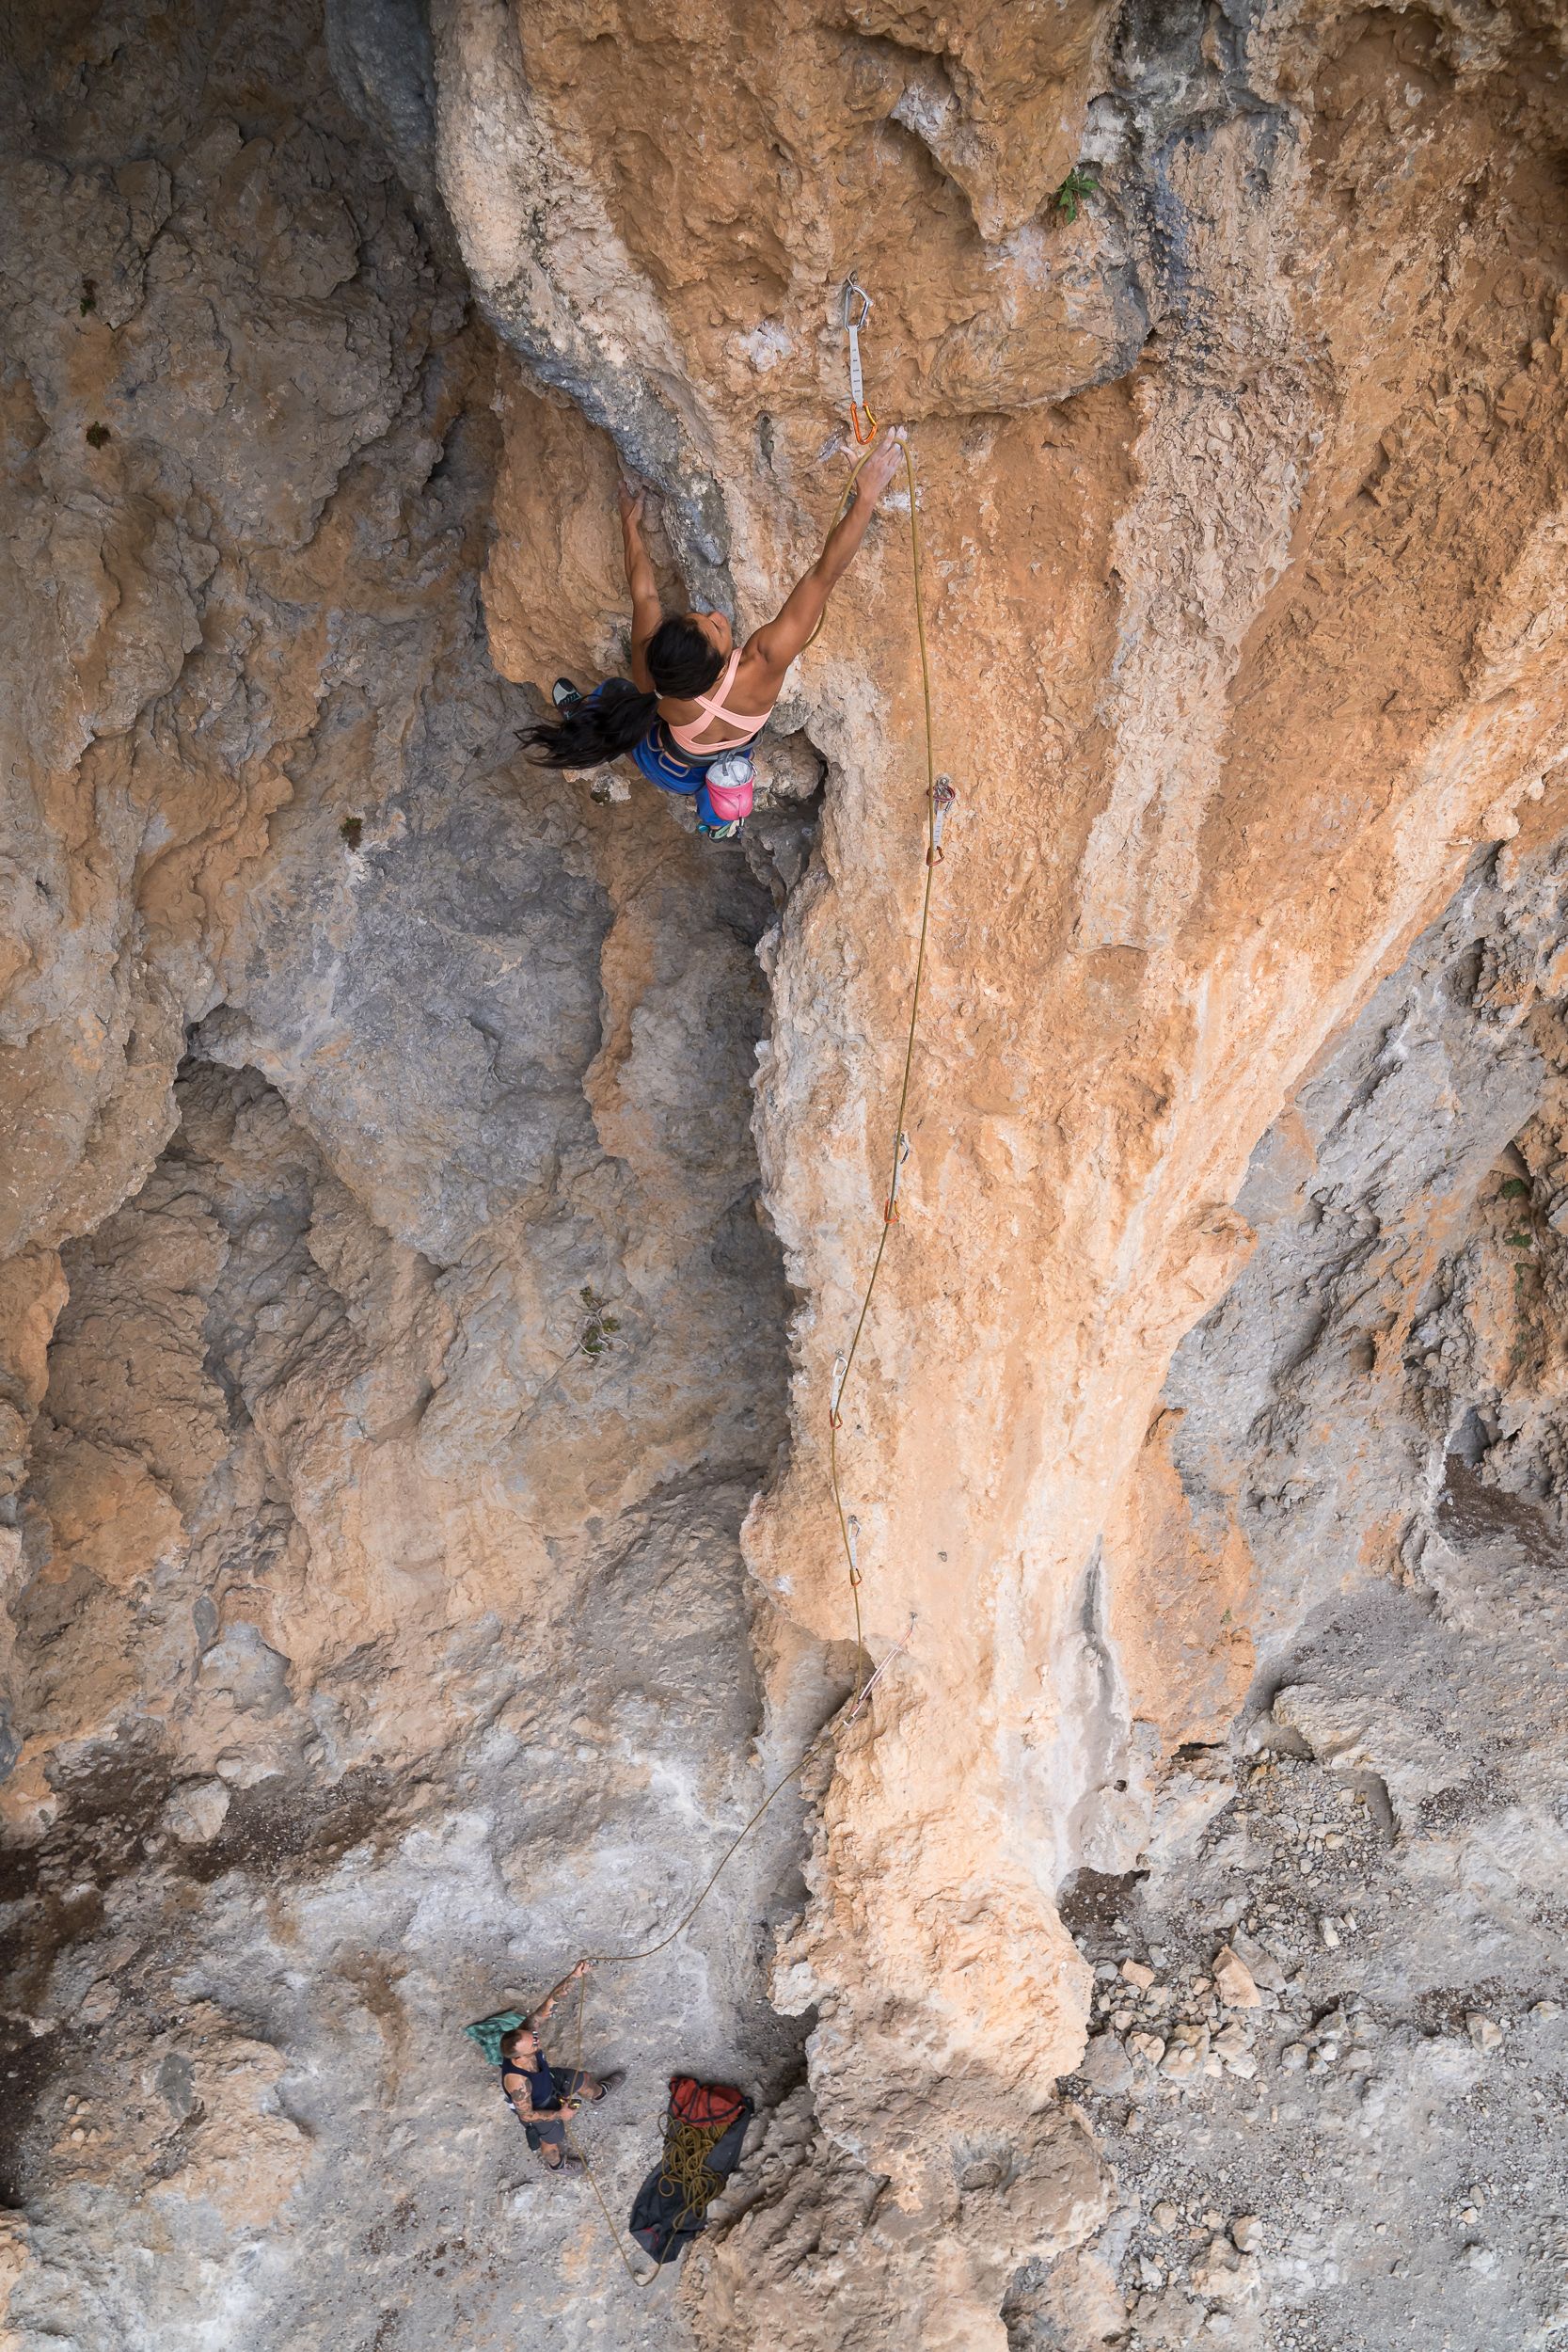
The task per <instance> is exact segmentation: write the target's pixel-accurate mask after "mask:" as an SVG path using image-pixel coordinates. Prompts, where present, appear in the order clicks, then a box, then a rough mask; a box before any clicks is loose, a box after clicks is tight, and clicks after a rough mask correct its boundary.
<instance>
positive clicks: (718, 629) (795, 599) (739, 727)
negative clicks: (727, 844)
mask: <svg viewBox="0 0 1568 2352" xmlns="http://www.w3.org/2000/svg"><path fill="white" fill-rule="evenodd" d="M904 441H905V433H904V428H903V427H902V426H901V425H895V426H894V427H893V428H892V429H891V430H889V431H886V432H884V433H883V435H882V437H881V439H880V440H879V443H878V444H877V446H876V448H875V449H874V450H873V451H872V453H871V456H870V459H869V460H868V462H867V464H866V465H865V467H864V469H863V471H862V474H861V477H860V480H859V481H858V483H857V484H856V485H855V495H854V497H853V499H852V500H851V501H850V503H849V505H848V507H847V510H846V511H845V513H844V514H842V515H841V516H839V519H838V521H837V522H836V523H834V525H833V527H832V531H830V532H829V533H828V538H827V543H826V545H825V546H824V548H823V549H822V552H821V554H820V555H819V556H818V557H817V559H816V563H815V564H813V565H812V567H811V569H810V571H809V572H807V574H806V575H805V578H804V579H803V580H799V581H797V583H796V585H795V586H794V587H793V588H792V589H791V590H790V592H789V595H788V596H786V597H785V599H784V604H783V605H782V606H781V608H780V610H779V613H778V616H777V618H776V619H774V620H771V621H768V622H767V623H765V625H764V626H763V627H762V628H759V629H754V630H753V631H752V635H751V636H750V637H748V638H747V640H746V643H745V644H744V645H742V646H740V647H739V648H738V649H737V648H736V644H735V641H734V637H733V635H732V633H731V629H730V625H729V622H728V621H727V620H726V619H725V617H724V615H723V614H722V613H721V612H702V611H700V610H694V611H692V612H673V613H670V614H669V615H668V616H666V614H665V613H664V612H663V610H662V608H661V607H660V604H659V600H658V587H657V582H656V580H655V579H654V567H653V565H652V564H650V563H649V561H648V551H647V548H645V547H644V546H643V544H642V528H641V526H642V499H643V493H642V492H641V490H638V489H634V488H632V487H631V486H630V485H623V487H622V490H621V528H622V533H623V536H624V539H625V542H626V586H627V587H628V588H629V589H630V591H631V676H630V677H629V678H624V677H612V678H609V679H607V680H606V682H605V683H604V685H602V686H597V687H595V688H594V691H593V692H592V693H591V694H581V693H579V692H578V689H577V688H576V687H575V686H574V685H573V683H572V681H571V679H570V678H558V679H557V680H556V683H555V689H554V693H555V704H556V707H557V709H558V710H559V711H560V713H561V716H560V718H559V719H557V720H556V721H554V722H553V723H551V722H550V721H548V720H546V721H543V722H541V723H540V724H539V725H537V726H532V727H526V728H525V729H524V730H523V736H522V739H523V741H524V743H525V744H527V745H528V746H529V753H530V756H531V758H532V759H534V760H536V761H538V762H539V764H540V765H541V766H543V767H547V768H594V767H597V766H598V765H599V764H600V763H601V762H602V761H604V760H608V759H614V758H617V757H618V756H619V755H621V754H622V753H623V752H629V753H630V755H631V756H632V758H633V760H634V761H635V762H636V764H637V766H638V767H639V768H640V769H641V771H642V773H643V774H644V775H645V776H647V777H649V778H650V779H651V780H652V782H653V783H655V784H657V786H658V787H659V788H660V790H661V791H664V792H679V793H682V794H684V795H686V796H688V797H690V796H692V795H695V797H696V802H697V820H698V825H699V829H700V830H701V831H702V832H703V833H705V834H707V835H709V837H710V838H715V839H720V840H723V839H726V838H728V837H729V836H731V835H733V834H736V833H738V832H739V830H740V822H739V820H740V818H743V817H744V815H745V813H746V810H747V809H749V808H750V806H751V784H750V772H751V771H750V763H749V762H746V763H743V768H742V771H741V772H740V773H739V774H736V771H733V770H732V771H730V772H729V775H728V776H727V775H726V770H725V767H724V765H723V764H722V763H723V762H725V761H726V760H727V758H728V757H729V755H732V754H735V753H740V752H744V751H745V750H746V749H747V748H748V746H749V745H750V744H752V742H754V741H755V739H756V738H757V736H758V735H759V734H760V733H761V731H762V728H763V726H764V724H765V723H766V722H767V719H768V713H769V712H770V711H771V709H772V707H773V705H774V704H775V703H776V702H777V701H778V699H779V696H780V694H781V693H782V691H784V673H785V671H786V670H787V669H788V668H789V665H790V663H791V662H792V661H793V660H795V658H796V656H797V655H798V654H800V653H802V652H803V651H804V650H805V647H806V644H807V643H808V642H809V640H810V638H811V636H812V633H813V631H814V630H815V629H816V625H817V623H818V622H819V621H820V620H821V618H822V614H823V612H825V610H826V608H827V603H828V598H829V596H831V595H832V591H833V589H834V588H835V586H836V585H837V583H838V582H839V580H842V579H843V577H844V574H845V573H846V571H847V569H848V567H849V563H850V559H851V558H852V556H853V555H854V552H855V549H856V548H858V547H859V546H860V543H861V541H862V540H863V538H864V536H865V528H866V525H867V523H869V521H870V520H871V516H872V513H873V511H874V509H875V507H876V504H877V501H878V500H879V498H880V497H881V495H882V492H883V491H884V490H885V489H886V488H887V485H888V484H889V482H891V480H892V479H893V476H894V473H895V470H896V469H897V468H898V466H899V465H900V464H901V463H902V461H903V453H904Z"/></svg>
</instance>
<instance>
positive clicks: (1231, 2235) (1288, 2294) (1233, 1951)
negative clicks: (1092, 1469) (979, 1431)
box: [1010, 1469, 1568, 2352]
mask: <svg viewBox="0 0 1568 2352" xmlns="http://www.w3.org/2000/svg"><path fill="white" fill-rule="evenodd" d="M1565 1657H1568V1559H1565V1558H1564V1555H1563V1553H1562V1550H1561V1549H1560V1545H1559V1543H1558V1542H1557V1540H1556V1538H1555V1534H1554V1532H1553V1531H1552V1530H1551V1529H1550V1528H1549V1527H1548V1526H1547V1525H1546V1524H1545V1523H1544V1521H1543V1520H1542V1518H1541V1517H1540V1516H1539V1514H1537V1513H1535V1512H1532V1511H1530V1510H1529V1509H1528V1508H1521V1507H1520V1506H1518V1505H1516V1504H1514V1503H1513V1502H1510V1501H1509V1500H1508V1499H1506V1498H1501V1499H1499V1498H1498V1497H1497V1496H1496V1495H1493V1494H1489V1493H1487V1492H1485V1491H1484V1490H1483V1489H1481V1488H1480V1487H1478V1486H1477V1485H1476V1484H1475V1482H1474V1481H1473V1480H1472V1479H1471V1478H1470V1477H1469V1476H1468V1475H1467V1473H1466V1472H1465V1470H1463V1469H1460V1470H1458V1472H1457V1474H1456V1477H1455V1479H1454V1482H1453V1485H1452V1486H1451V1488H1450V1490H1449V1493H1448V1494H1447V1495H1446V1497H1445V1499H1444V1502H1443V1504H1442V1506H1441V1508H1440V1510H1439V1512H1438V1515H1437V1518H1436V1524H1435V1532H1434V1534H1433V1537H1432V1538H1431V1539H1430V1540H1429V1542H1428V1544H1427V1546H1426V1548H1425V1550H1424V1554H1423V1562H1422V1565H1421V1567H1420V1568H1419V1569H1418V1571H1417V1572H1416V1573H1415V1574H1414V1575H1413V1576H1412V1577H1411V1578H1410V1580H1409V1581H1407V1582H1406V1583H1405V1584H1403V1585H1402V1586H1399V1587H1393V1588H1376V1589H1374V1590H1372V1591H1370V1592H1368V1593H1364V1594H1363V1595H1361V1596H1359V1597H1357V1598H1355V1599H1353V1600H1349V1601H1346V1602H1344V1603H1343V1604H1339V1605H1334V1604H1331V1605H1330V1606H1329V1607H1328V1608H1327V1609H1325V1610H1324V1611H1323V1613H1321V1614H1320V1616H1319V1618H1318V1619H1317V1621H1316V1622H1315V1623H1314V1624H1313V1625H1312V1626H1311V1627H1310V1628H1309V1629H1308V1630H1307V1634H1306V1635H1305V1636H1304V1639H1303V1641H1302V1643H1301V1645H1300V1647H1299V1649H1298V1650H1297V1652H1296V1655H1295V1656H1294V1658H1293V1659H1292V1660H1291V1663H1290V1667H1289V1670H1288V1672H1286V1673H1285V1674H1284V1675H1283V1676H1282V1677H1281V1679H1280V1685H1279V1687H1278V1688H1277V1690H1276V1692H1275V1698H1274V1701H1273V1705H1272V1708H1267V1709H1265V1711H1264V1712H1263V1713H1261V1714H1260V1715H1259V1717H1258V1718H1257V1720H1256V1721H1255V1722H1254V1723H1253V1724H1252V1725H1251V1727H1250V1731H1249V1733H1248V1736H1247V1738H1246V1740H1245V1742H1244V1748H1243V1753H1242V1754H1241V1755H1240V1756H1238V1760H1237V1765H1236V1771H1235V1779H1234V1784H1233V1786H1234V1794H1233V1795H1229V1796H1226V1794H1225V1791H1226V1786H1227V1781H1226V1778H1225V1777H1219V1778H1216V1779H1215V1780H1214V1781H1212V1782H1211V1784H1210V1785H1211V1788H1212V1792H1213V1793H1214V1794H1216V1795H1218V1796H1221V1797H1222V1798H1224V1802H1222V1803H1221V1804H1219V1807H1218V1809H1217V1810H1216V1811H1215V1812H1214V1814H1213V1817H1212V1820H1211V1821H1210V1822H1209V1825H1208V1827H1207V1828H1206V1830H1205V1831H1204V1832H1203V1834H1202V1835H1201V1836H1200V1837H1199V1838H1197V1839H1196V1842H1195V1843H1194V1844H1193V1845H1192V1846H1191V1847H1190V1849H1189V1850H1188V1851H1185V1852H1183V1853H1181V1854H1180V1856H1179V1857H1178V1858H1173V1860H1172V1862H1171V1863H1170V1865H1169V1866H1168V1867H1165V1868H1164V1869H1163V1870H1161V1871H1160V1872H1158V1873H1156V1874H1154V1875H1152V1876H1150V1877H1148V1878H1145V1879H1128V1880H1124V1881H1116V1880H1101V1881H1098V1882H1096V1881H1089V1882H1087V1883H1083V1884H1081V1885H1080V1887H1079V1888H1078V1890H1077V1892H1076V1894H1075V1895H1074V1896H1073V1897H1072V1898H1070V1899H1069V1916H1071V1917H1072V1918H1073V1920H1074V1924H1075V1926H1076V1928H1077V1931H1078V1933H1079V1938H1080V1942H1081V1944H1082V1946H1083V1948H1084V1949H1085V1952H1086V1953H1088V1954H1089V1955H1090V1956H1091V1957H1092V1958H1093V1961H1094V1963H1095V1978H1096V1991H1095V1995H1094V2010H1095V2020H1094V2027H1093V2033H1092V2038H1091V2040H1090V2042H1089V2045H1088V2053H1087V2056H1086V2058H1085V2062H1084V2065H1083V2067H1082V2069H1081V2070H1080V2072H1079V2074H1078V2075H1077V2076H1076V2077H1075V2078H1074V2080H1073V2081H1072V2083H1070V2084H1069V2089H1070V2090H1073V2091H1075V2092H1076V2094H1077V2096H1078V2097H1079V2098H1080V2099H1081V2100H1082V2102H1083V2105H1084V2107H1085V2112H1086V2113H1087V2115H1088V2117H1089V2119H1090V2122H1091V2124H1092V2126H1093V2129H1094V2132H1095V2137H1096V2140H1097V2144H1098V2145H1099V2147H1100V2148H1101V2153H1103V2155H1104V2157H1105V2158H1106V2160H1107V2162H1108V2163H1109V2164H1110V2165H1111V2166H1112V2168H1113V2169H1114V2171H1115V2174H1116V2182H1117V2206H1116V2210H1115V2213H1114V2215H1113V2217H1112V2219H1111V2221H1110V2223H1109V2225H1108V2227H1107V2228H1106V2230H1105V2232H1104V2233H1102V2235H1101V2238H1100V2239H1099V2240H1098V2242H1097V2249H1096V2250H1097V2252H1098V2254H1099V2256H1100V2258H1101V2260H1102V2261H1103V2262H1104V2264H1105V2265H1107V2267H1108V2269H1109V2270H1110V2271H1111V2272H1113V2273H1114V2274H1115V2277H1116V2279H1117V2282H1118V2285H1119V2287H1120V2289H1121V2291H1122V2293H1123V2294H1124V2295H1125V2296H1126V2300H1127V2305H1128V2311H1127V2316H1126V2322H1125V2327H1124V2328H1117V2331H1116V2332H1115V2333H1114V2334H1108V2335H1106V2336H1105V2337H1104V2338H1103V2339H1102V2340H1103V2341H1105V2342H1108V2343H1109V2342H1115V2343H1117V2344H1127V2345H1128V2346H1129V2347H1130V2348H1132V2347H1145V2346H1147V2347H1149V2352H1153V2348H1154V2347H1156V2346H1160V2347H1163V2346H1165V2345H1175V2344H1208V2343H1210V2342H1214V2343H1224V2344H1234V2345H1237V2346H1248V2347H1264V2346H1266V2347H1269V2352H1298V2348H1299V2352H1370V2348H1371V2347H1373V2346H1376V2347H1377V2352H1438V2347H1442V2352H1496V2347H1498V2346H1502V2345H1509V2346H1515V2345H1516V2346H1521V2347H1522V2346H1526V2345H1528V2346H1545V2345H1549V2344H1560V2343H1562V2342H1564V2341H1565V2340H1568V2194H1565V2189H1564V2181H1565V2177H1568V2175H1565V2169H1564V2155H1565V2151H1568V2135H1565V2132H1564V2125H1563V2115H1564V2106H1565V2098H1568V1966H1565V1963H1564V1949H1565V1945H1564V1931H1565V1929H1568V1900H1565V1882H1564V1877H1563V1868H1562V1865H1563V1848H1564V1837H1565V1831H1564V1826H1563V1820H1564V1804H1565V1802H1568V1737H1565V1734H1564V1727H1563V1723H1562V1713H1561V1687H1562V1686H1561V1676H1562V1670H1563V1661H1564V1659H1565ZM1215 1760H1216V1761H1217V1760H1218V1759H1215ZM1067 2293H1068V2291H1067V2288H1066V2286H1065V2284H1064V2282H1062V2281H1060V2280H1058V2281H1057V2282H1056V2284H1055V2285H1054V2287H1053V2283H1052V2281H1051V2280H1050V2279H1049V2278H1048V2279H1047V2280H1045V2281H1044V2282H1037V2283H1036V2284H1035V2285H1034V2286H1033V2287H1030V2286H1028V2285H1027V2284H1025V2285H1024V2286H1023V2287H1022V2291H1020V2292H1017V2293H1015V2296H1014V2300H1013V2303H1012V2306H1011V2310H1010V2325H1011V2330H1012V2334H1011V2341H1012V2343H1013V2344H1014V2345H1015V2346H1016V2347H1017V2352H1047V2347H1054V2346H1058V2345H1061V2344H1073V2345H1077V2344H1080V2343H1081V2342H1083V2341H1085V2337H1084V2336H1083V2335H1082V2334H1081V2333H1078V2332H1071V2331H1070V2328H1069V2327H1065V2326H1064V2322H1065V2321H1069V2320H1070V2318H1071V2313H1070V2309H1069V2303H1068V2302H1067V2301H1066V2300H1065V2298H1066V2297H1067ZM1086 2340H1087V2341H1093V2340H1094V2339H1093V2337H1092V2336H1091V2337H1089V2338H1087V2339H1086Z"/></svg>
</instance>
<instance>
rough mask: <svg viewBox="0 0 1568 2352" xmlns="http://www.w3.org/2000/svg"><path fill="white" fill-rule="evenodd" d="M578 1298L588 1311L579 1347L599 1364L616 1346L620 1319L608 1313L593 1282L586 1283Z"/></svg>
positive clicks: (583, 1322)
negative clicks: (602, 1357)
mask: <svg viewBox="0 0 1568 2352" xmlns="http://www.w3.org/2000/svg"><path fill="white" fill-rule="evenodd" d="M578 1297H579V1298H580V1299H581V1301H582V1303H583V1305H584V1306H585V1307H586V1308H587V1310H588V1312H587V1313H586V1315H585V1316H584V1317H583V1321H582V1329H581V1330H580V1331H579V1332H578V1347H579V1348H580V1349H581V1350H582V1353H583V1354H584V1355H585V1356H588V1357H591V1358H592V1359H593V1360H594V1362H595V1363H597V1362H598V1360H599V1359H600V1357H601V1356H608V1355H609V1353H610V1349H611V1347H613V1345H614V1344H615V1334H616V1332H617V1331H618V1330H619V1329H620V1328H621V1324H620V1318H619V1317H618V1316H616V1315H612V1314H610V1313H608V1312H607V1311H606V1307H605V1302H604V1300H603V1299H602V1298H600V1297H599V1295H597V1293H596V1292H595V1290H594V1285H593V1283H592V1282H584V1284H583V1286H582V1288H581V1290H580V1291H578Z"/></svg>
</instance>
